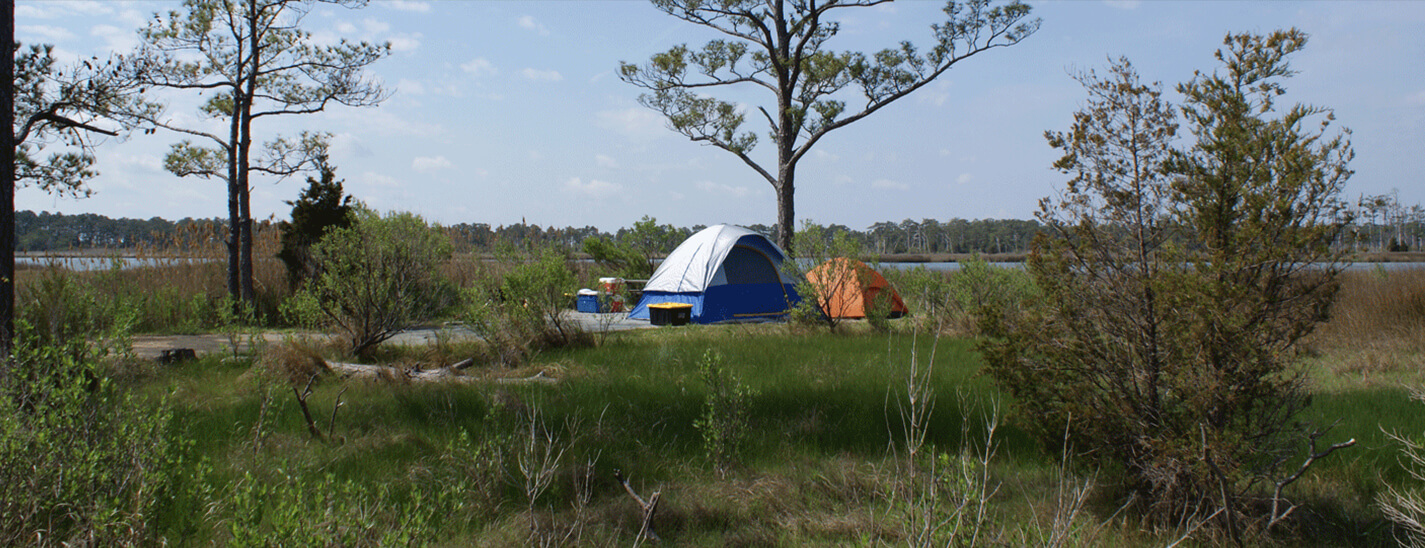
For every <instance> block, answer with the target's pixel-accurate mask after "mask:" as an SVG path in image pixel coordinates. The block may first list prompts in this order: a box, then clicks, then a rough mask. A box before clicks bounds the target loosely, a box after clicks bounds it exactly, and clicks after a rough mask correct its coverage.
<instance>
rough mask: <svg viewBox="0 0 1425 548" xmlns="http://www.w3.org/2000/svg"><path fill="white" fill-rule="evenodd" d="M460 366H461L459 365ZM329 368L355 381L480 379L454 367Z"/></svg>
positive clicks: (340, 364)
mask: <svg viewBox="0 0 1425 548" xmlns="http://www.w3.org/2000/svg"><path fill="white" fill-rule="evenodd" d="M457 365H459V364H457ZM327 367H328V368H330V369H331V370H332V371H335V372H337V373H340V374H342V375H343V376H346V377H348V378H355V379H385V380H404V381H410V382H459V383H469V382H475V381H477V380H478V379H476V378H474V377H468V376H466V375H464V374H462V373H461V372H460V369H456V368H455V367H454V366H452V367H442V368H439V369H415V368H409V369H405V368H399V367H389V366H385V365H367V364H364V363H346V362H327Z"/></svg>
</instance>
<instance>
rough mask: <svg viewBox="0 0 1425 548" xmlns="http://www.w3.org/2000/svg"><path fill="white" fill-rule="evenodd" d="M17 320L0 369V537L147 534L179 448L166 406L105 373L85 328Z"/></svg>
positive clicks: (106, 539) (62, 539)
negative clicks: (55, 332) (63, 333)
mask: <svg viewBox="0 0 1425 548" xmlns="http://www.w3.org/2000/svg"><path fill="white" fill-rule="evenodd" d="M17 328H18V329H17V335H18V336H17V337H16V346H15V355H14V357H13V359H12V360H11V361H10V363H8V364H7V366H8V367H9V372H8V373H7V374H4V375H0V544H5V545H21V544H31V545H42V546H47V545H60V544H84V545H101V546H103V545H152V544H155V541H156V539H155V534H154V532H153V528H152V527H151V522H152V520H153V517H154V514H155V513H156V512H155V510H156V508H157V507H158V506H159V505H160V504H161V503H162V501H163V500H164V499H165V497H166V496H167V495H168V491H169V488H170V486H171V485H172V482H173V480H174V478H173V476H172V475H171V474H172V472H171V471H172V470H173V469H174V468H175V463H176V459H177V455H178V454H179V447H178V443H177V442H175V441H172V440H170V438H169V431H168V424H169V421H170V418H171V415H170V411H169V410H168V409H167V407H166V405H162V404H160V405H157V406H154V405H152V403H151V402H145V401H142V400H141V399H140V398H138V397H136V396H134V395H132V394H130V393H128V392H126V391H125V390H124V389H122V388H121V387H120V386H118V385H117V384H116V383H115V382H113V381H112V380H111V379H109V378H107V376H106V371H105V370H104V369H103V368H102V367H100V366H99V365H98V364H97V362H95V361H94V359H93V354H94V353H95V350H93V349H90V348H87V347H88V344H87V342H86V339H85V338H83V337H79V338H71V339H67V340H64V341H60V342H50V341H49V340H48V335H46V334H43V333H44V332H43V331H36V330H34V329H33V328H31V327H29V326H28V325H27V324H26V323H25V322H24V321H21V322H18V323H17ZM105 338H110V339H112V338H121V337H119V336H117V335H112V334H111V335H109V336H108V337H105Z"/></svg>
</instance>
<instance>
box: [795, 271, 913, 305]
mask: <svg viewBox="0 0 1425 548" xmlns="http://www.w3.org/2000/svg"><path fill="white" fill-rule="evenodd" d="M807 281H808V282H811V284H812V285H813V286H816V288H817V291H816V293H817V296H818V299H817V300H818V301H820V302H819V303H818V304H820V305H821V310H822V312H825V313H826V315H827V316H830V317H832V318H864V317H866V307H867V303H873V302H875V300H876V298H877V297H878V296H880V295H881V294H882V292H886V294H887V295H888V297H884V296H883V297H881V298H889V299H890V303H891V310H890V317H892V318H899V317H901V316H904V315H905V314H906V313H908V312H909V310H908V309H906V307H905V301H902V300H901V296H900V294H899V293H896V289H895V288H894V287H891V283H890V282H888V281H886V277H885V276H882V275H881V273H880V272H876V271H875V270H872V269H871V267H869V266H866V263H863V262H861V261H858V260H855V259H847V258H843V257H838V258H835V259H831V260H829V261H826V262H824V263H822V264H820V265H818V266H817V267H816V268H813V269H811V272H808V273H807Z"/></svg>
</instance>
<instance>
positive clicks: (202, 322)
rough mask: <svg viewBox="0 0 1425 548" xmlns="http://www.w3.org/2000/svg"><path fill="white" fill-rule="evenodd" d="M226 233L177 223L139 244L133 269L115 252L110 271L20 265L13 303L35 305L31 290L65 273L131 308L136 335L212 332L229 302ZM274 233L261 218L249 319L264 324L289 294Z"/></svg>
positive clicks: (201, 225) (273, 321)
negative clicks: (166, 234)
mask: <svg viewBox="0 0 1425 548" xmlns="http://www.w3.org/2000/svg"><path fill="white" fill-rule="evenodd" d="M225 235H226V230H225V229H224V228H223V227H222V226H221V225H217V224H213V223H195V224H190V225H182V226H181V227H180V228H179V229H178V230H176V231H175V232H174V234H173V235H172V236H171V237H170V238H169V239H168V240H166V241H163V242H161V243H159V244H146V245H142V246H139V247H138V248H136V249H135V250H134V251H133V253H132V257H133V259H135V260H137V261H138V265H136V266H129V267H124V266H123V263H122V262H120V261H118V259H117V255H115V256H114V257H115V262H114V264H113V266H111V267H110V268H102V269H95V270H87V271H70V270H67V269H64V268H62V267H61V266H58V265H59V263H56V264H54V265H50V266H48V267H46V268H38V269H26V270H22V271H20V272H18V273H17V275H16V282H17V284H16V285H17V291H16V294H17V295H18V296H19V298H18V299H17V307H19V308H23V307H25V306H36V305H38V304H39V303H37V302H36V301H35V299H27V298H26V296H27V295H28V294H29V293H28V292H32V291H33V288H35V287H37V286H39V285H40V284H42V283H43V282H44V280H45V279H47V278H53V277H56V276H64V277H67V278H69V280H70V283H73V284H77V285H80V286H83V287H84V288H86V289H87V290H89V291H91V292H93V293H95V294H98V295H103V296H104V297H105V298H106V299H107V300H110V301H113V302H121V303H123V304H124V305H125V306H127V307H130V308H131V309H132V310H133V311H134V312H135V318H136V323H135V326H134V329H135V330H136V331H138V332H144V333H154V332H161V333H183V334H191V333H197V332H200V331H206V330H210V329H217V328H219V327H220V325H219V324H220V323H221V322H220V320H221V314H220V312H219V309H221V308H222V307H224V306H226V304H227V302H228V301H227V263H226V261H227V252H226V251H225V249H226V248H225V246H224V244H223V239H224V238H225ZM277 236H278V232H277V229H276V227H275V226H273V225H272V224H271V223H260V224H259V225H258V228H257V230H256V231H255V232H254V235H253V277H254V287H255V290H256V295H257V302H256V310H255V314H254V316H255V318H256V319H257V320H258V321H259V322H261V323H262V324H263V325H267V326H274V325H279V324H280V316H279V315H278V314H277V309H278V305H279V303H281V302H282V301H283V300H285V299H286V298H287V297H288V296H289V295H290V290H289V288H288V287H287V282H286V272H285V270H284V268H283V266H282V264H281V262H280V261H278V260H277V259H276V258H274V257H275V254H276V252H277V248H278V241H277ZM101 256H102V254H101Z"/></svg>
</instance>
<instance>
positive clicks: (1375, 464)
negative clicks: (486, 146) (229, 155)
mask: <svg viewBox="0 0 1425 548" xmlns="http://www.w3.org/2000/svg"><path fill="white" fill-rule="evenodd" d="M916 321H917V319H915V318H911V319H904V320H897V321H896V322H894V325H893V327H892V329H891V332H890V333H889V334H873V333H872V332H871V330H870V329H868V328H867V326H865V325H863V324H861V323H860V322H848V323H846V324H843V325H842V326H841V327H839V328H837V330H835V331H834V332H829V331H827V330H825V329H817V328H805V327H802V328H793V327H790V326H787V325H781V324H767V325H727V326H687V327H677V328H659V329H650V330H640V331H634V332H619V333H614V334H611V335H609V336H608V337H595V338H593V340H594V341H597V342H598V344H593V345H588V346H582V347H577V348H563V349H553V350H544V351H542V352H539V353H537V354H535V356H534V358H533V359H532V361H531V362H530V363H528V364H527V365H523V366H521V367H519V368H516V369H505V368H502V367H499V366H481V365H477V366H475V367H472V368H470V369H468V370H466V375H467V378H466V380H468V381H469V382H461V383H444V384H412V383H410V382H405V381H401V380H390V379H388V380H384V381H355V380H348V379H342V378H340V377H338V376H337V375H334V374H331V373H326V374H323V375H320V376H319V377H318V379H317V380H316V381H315V382H314V383H313V385H312V390H313V391H312V394H311V396H310V397H309V398H307V400H306V401H307V406H308V410H309V411H310V412H311V414H312V416H313V421H312V422H313V425H314V426H315V427H316V429H317V430H318V431H319V433H320V438H319V437H317V436H314V435H313V434H312V433H311V432H310V430H309V424H308V422H307V420H306V419H305V418H304V415H303V412H302V409H301V407H300V406H299V403H298V402H299V399H298V392H294V386H293V385H292V382H291V381H290V380H289V379H290V378H293V377H294V376H295V378H297V379H299V381H300V380H301V379H305V378H306V377H305V376H302V374H301V369H300V368H299V367H295V366H294V365H293V364H296V363H299V362H300V360H296V359H294V358H293V356H299V355H301V354H302V352H306V351H317V352H322V353H323V354H324V355H325V356H326V357H327V359H340V356H338V354H337V353H336V352H334V351H331V350H330V349H324V348H321V347H320V346H313V345H312V344H306V345H301V344H299V345H296V346H291V345H274V346H272V347H269V348H268V349H267V350H266V351H265V352H264V353H262V354H260V355H257V356H249V357H246V358H242V359H236V360H234V359H227V360H224V359H223V356H222V355H213V356H208V357H204V358H203V359H200V360H198V361H196V362H188V363H184V364H181V365H177V366H159V365H154V364H151V363H144V362H137V361H130V362H125V363H124V364H123V365H119V366H117V367H118V368H117V369H113V370H112V371H111V372H112V373H115V375H113V377H114V378H115V379H118V380H119V381H120V382H121V384H122V385H124V386H125V387H128V388H131V389H133V390H134V392H135V393H137V394H138V395H140V396H141V398H140V400H139V403H138V405H143V406H151V407H153V408H155V409H159V408H164V409H169V410H171V412H172V413H171V419H169V423H168V430H167V432H166V436H167V437H166V439H165V440H163V441H162V443H166V444H168V446H169V447H170V448H171V449H172V455H171V458H167V460H162V461H161V462H158V463H156V464H151V465H149V464H145V466H156V467H158V468H157V469H146V471H147V472H162V473H164V474H166V475H167V476H166V477H168V478H170V479H169V480H168V481H167V482H166V483H163V482H156V483H154V485H158V486H160V487H159V488H157V490H156V491H141V492H140V493H139V494H138V495H135V496H141V497H145V499H144V500H146V501H151V502H153V504H152V505H151V506H143V505H134V507H142V508H146V510H144V511H145V512H148V514H145V515H143V516H139V517H138V518H139V519H132V520H128V521H127V522H128V523H133V522H140V523H147V524H149V525H148V527H150V528H151V530H148V531H141V532H138V533H135V534H133V535H131V536H133V537H134V538H140V539H148V540H150V541H151V540H154V539H162V540H164V541H166V542H167V543H168V544H171V545H209V544H220V545H235V546H248V545H262V546H311V545H329V546H378V545H379V546H392V545H436V546H476V545H478V546H523V545H564V546H629V545H638V544H644V543H646V542H647V541H646V540H645V539H644V538H643V537H641V536H640V529H641V525H642V518H643V515H644V513H643V511H642V509H641V508H640V507H639V505H638V503H637V502H635V500H634V497H633V496H631V495H630V493H628V492H627V491H626V490H625V488H624V486H623V485H621V484H620V483H619V481H617V480H616V479H615V478H616V473H619V474H622V477H624V478H626V479H627V480H628V487H629V488H631V489H632V490H633V491H635V492H637V493H638V494H639V495H640V496H642V497H643V498H645V499H648V498H650V497H652V496H653V495H652V494H653V493H655V492H656V493H658V501H659V502H658V506H657V510H656V513H655V514H654V515H653V518H652V520H651V522H650V526H651V529H652V531H653V533H655V534H656V535H657V536H658V537H661V539H662V540H663V541H664V544H666V545H676V546H685V545H686V546H877V545H886V546H900V545H937V546H938V545H985V546H1022V545H1036V546H1037V545H1068V546H1164V545H1168V544H1171V543H1173V542H1174V541H1177V540H1179V539H1181V538H1183V537H1184V536H1185V535H1187V534H1188V533H1192V534H1191V535H1189V538H1187V540H1186V541H1185V542H1184V544H1181V545H1214V544H1220V543H1222V541H1224V540H1225V539H1222V538H1218V537H1215V536H1214V535H1215V533H1212V532H1211V531H1209V530H1208V529H1207V528H1204V529H1199V530H1194V529H1192V527H1191V525H1192V524H1191V520H1189V523H1184V524H1179V525H1178V526H1162V525H1157V526H1149V525H1147V524H1146V523H1145V522H1143V521H1142V520H1141V519H1139V518H1137V517H1135V512H1134V510H1133V509H1132V508H1124V503H1125V500H1124V497H1123V495H1122V492H1123V491H1122V490H1121V489H1119V488H1118V487H1117V486H1115V485H1114V484H1113V479H1112V478H1113V477H1114V474H1113V473H1112V472H1113V471H1112V470H1111V469H1108V468H1105V467H1104V466H1101V463H1098V462H1095V461H1094V460H1093V459H1092V457H1091V456H1079V457H1076V458H1073V459H1072V462H1071V463H1069V464H1067V465H1066V464H1065V463H1064V457H1063V455H1062V454H1061V452H1060V451H1059V450H1058V449H1057V448H1046V447H1041V446H1040V445H1039V444H1038V443H1037V442H1035V441H1034V440H1033V438H1032V437H1031V436H1030V435H1028V434H1027V432H1026V430H1025V429H1022V428H1021V427H1019V425H1018V423H1017V419H1018V417H1015V416H1014V413H1013V409H1014V403H1015V402H1013V401H1009V400H1008V399H1007V398H1006V397H1005V396H1003V395H1001V394H1000V393H999V391H998V390H997V389H996V388H995V386H994V384H993V383H992V382H991V381H990V379H989V378H988V377H986V376H984V375H981V374H980V370H981V367H982V364H981V362H980V359H979V357H978V355H977V353H976V352H975V350H974V340H973V339H972V338H969V337H954V336H949V335H942V336H939V337H936V336H932V335H928V334H926V333H923V332H918V331H919V329H918V328H916V327H915V326H916V325H917V324H916V323H915V322H916ZM962 324H963V322H961V323H958V324H956V325H962ZM1308 346H1309V348H1308V349H1307V351H1306V352H1304V353H1303V359H1302V362H1301V363H1302V367H1303V372H1304V373H1305V374H1306V375H1307V376H1308V378H1309V379H1310V382H1311V386H1312V387H1313V393H1314V395H1313V402H1312V405H1311V406H1310V407H1309V408H1308V410H1307V411H1306V412H1305V413H1304V414H1303V415H1302V416H1301V417H1300V419H1302V420H1303V421H1305V422H1306V423H1308V424H1310V425H1313V426H1317V427H1326V426H1330V425H1332V424H1335V426H1334V428H1332V429H1331V430H1329V432H1327V433H1326V434H1325V435H1324V436H1322V437H1321V438H1320V439H1319V440H1318V445H1319V446H1321V447H1324V446H1325V445H1327V444H1331V443H1337V442H1341V441H1344V440H1347V439H1352V438H1354V439H1356V440H1357V441H1358V444H1357V445H1356V446H1354V447H1351V448H1349V449H1346V450H1343V451H1340V452H1337V453H1336V454H1333V455H1331V456H1330V457H1329V458H1327V459H1324V460H1322V461H1320V462H1318V463H1317V464H1316V465H1315V466H1313V467H1312V468H1311V469H1310V470H1309V471H1308V472H1307V473H1306V474H1305V475H1304V476H1303V478H1302V479H1301V480H1300V481H1298V482H1297V483H1295V484H1293V485H1292V486H1291V488H1290V489H1289V490H1288V491H1287V493H1286V495H1287V498H1288V499H1290V500H1291V501H1292V502H1295V503H1299V504H1300V507H1299V509H1298V510H1297V511H1296V512H1295V513H1294V514H1293V517H1292V519H1290V520H1289V521H1288V522H1287V523H1286V524H1285V525H1284V526H1282V527H1280V528H1279V529H1278V530H1275V531H1273V533H1272V535H1271V536H1270V537H1253V538H1255V539H1257V540H1255V541H1254V542H1257V543H1260V544H1264V545H1265V544H1271V545H1284V546H1390V545H1395V544H1396V537H1395V535H1396V533H1397V532H1396V531H1395V530H1394V529H1393V526H1392V525H1391V524H1390V522H1388V521H1387V520H1385V518H1384V515H1383V514H1382V512H1381V511H1380V509H1379V508H1378V507H1377V497H1378V496H1379V495H1380V494H1381V493H1382V491H1383V490H1384V488H1385V486H1386V485H1410V484H1411V483H1412V482H1413V480H1412V479H1411V478H1410V476H1409V474H1408V473H1407V472H1406V470H1405V469H1404V468H1403V467H1402V465H1401V463H1400V459H1401V450H1400V447H1399V445H1398V444H1397V443H1396V442H1394V441H1392V440H1391V439H1390V438H1389V437H1388V436H1387V435H1386V432H1400V433H1406V434H1413V435H1415V436H1420V435H1421V434H1422V433H1425V405H1422V404H1421V403H1419V402H1415V401H1412V399H1411V389H1412V388H1414V387H1419V386H1425V378H1422V369H1421V367H1422V365H1425V273H1422V272H1419V271H1393V272H1391V273H1389V274H1385V273H1381V272H1375V273H1371V272H1365V273H1353V274H1351V275H1349V276H1348V277H1347V279H1346V285H1345V287H1344V289H1343V291H1342V293H1341V297H1340V301H1339V304H1338V306H1337V309H1336V311H1335V313H1334V315H1333V319H1332V321H1331V322H1330V323H1328V324H1326V325H1324V326H1322V328H1321V329H1320V330H1319V332H1318V333H1317V334H1316V335H1314V336H1313V338H1312V339H1311V340H1310V344H1309V345H1308ZM302 348H307V349H308V350H302ZM710 351H711V352H712V353H713V354H714V355H715V357H716V363H717V364H720V367H721V370H722V374H723V376H722V377H720V378H722V379H723V380H724V381H725V383H726V384H725V386H732V387H733V388H735V390H733V391H732V392H724V391H719V392H713V391H711V389H710V386H709V381H708V379H709V378H712V377H706V376H705V375H707V371H708V370H709V369H706V368H705V369H700V365H704V361H705V359H706V358H705V357H706V356H708V353H709V352H710ZM468 355H480V348H479V343H476V342H463V343H462V342H448V341H447V342H442V343H439V344H437V345H435V346H432V347H392V348H384V349H382V350H381V351H380V352H378V353H377V356H378V358H379V359H380V361H382V362H383V363H391V364H398V365H402V366H411V365H416V364H422V363H431V362H439V363H451V362H453V361H455V360H456V359H460V358H462V357H464V356H468ZM912 366H914V369H915V371H916V372H918V373H919V374H920V375H921V376H920V377H917V379H918V382H919V383H920V384H919V385H918V386H919V387H921V388H923V389H924V390H923V391H919V392H918V393H920V394H922V396H921V399H918V400H917V402H916V405H915V406H911V405H910V403H909V400H908V393H909V392H910V391H911V387H908V382H909V381H910V380H912V375H911V374H912V369H913V367H912ZM294 373H295V375H294ZM537 373H542V374H543V375H544V377H547V378H552V379H555V380H554V381H553V382H542V381H522V380H521V379H526V378H529V377H531V376H532V375H535V374H537ZM304 386H305V383H304V382H298V383H297V385H296V387H295V388H296V389H297V390H298V391H300V389H301V388H303V387H304ZM728 394H732V395H728ZM926 396H930V397H931V400H929V401H927V400H926V399H924V398H925V397H926ZM710 401H713V402H721V404H722V407H718V408H717V409H719V411H717V412H714V413H712V414H711V415H710V414H709V412H708V411H707V410H708V407H707V406H708V404H709V402H710ZM915 409H919V410H921V411H922V412H923V414H922V415H919V417H920V418H919V419H917V420H916V421H915V424H917V425H919V427H918V428H908V427H907V425H908V422H909V421H910V420H911V419H915V418H916V417H917V415H915V413H913V412H912V411H914V410H915ZM919 435H923V436H924V438H923V443H924V445H920V444H918V443H916V440H918V439H919V437H918V436H919ZM714 439H715V440H720V441H721V442H726V443H725V444H724V445H721V446H715V445H714V444H713V442H712V441H710V440H714ZM715 447H721V449H715ZM987 448H989V449H992V451H990V452H986V449H987ZM1302 450H1303V454H1304V451H1305V450H1306V447H1305V444H1303V447H1302ZM6 454H8V453H6ZM0 456H3V455H0ZM1298 459H1299V456H1298ZM1298 462H1299V460H1293V461H1290V462H1288V463H1286V465H1285V467H1287V468H1294V467H1295V466H1296V465H1297V463H1298ZM132 468H133V467H130V468H122V467H120V469H132ZM119 506H120V509H119V510H117V511H120V512H122V511H123V510H122V508H123V507H125V506H124V505H123V504H120V505H119ZM121 533H122V532H121ZM109 534H110V536H109V537H104V538H119V537H122V536H123V535H117V536H115V535H116V534H113V533H112V532H110V533H109ZM27 538H30V539H31V541H34V537H27ZM51 540H53V539H51Z"/></svg>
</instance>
